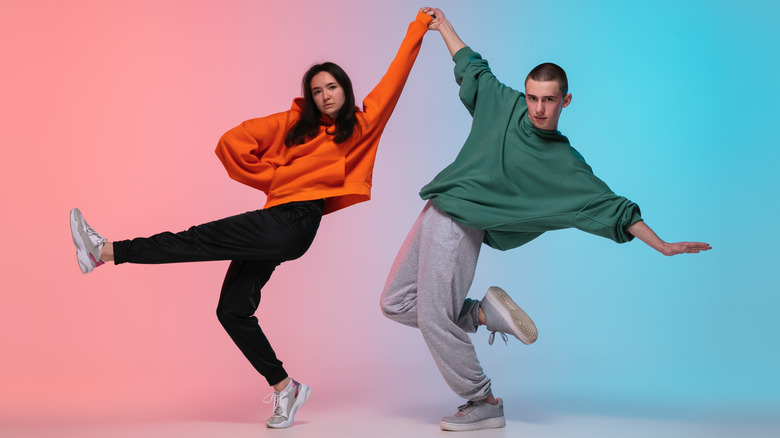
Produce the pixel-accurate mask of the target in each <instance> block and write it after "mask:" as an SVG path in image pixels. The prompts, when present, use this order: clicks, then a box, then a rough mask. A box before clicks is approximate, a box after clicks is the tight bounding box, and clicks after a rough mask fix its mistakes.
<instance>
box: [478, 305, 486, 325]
mask: <svg viewBox="0 0 780 438" xmlns="http://www.w3.org/2000/svg"><path fill="white" fill-rule="evenodd" d="M477 319H478V321H479V325H485V312H483V311H482V303H479V311H478V316H477Z"/></svg>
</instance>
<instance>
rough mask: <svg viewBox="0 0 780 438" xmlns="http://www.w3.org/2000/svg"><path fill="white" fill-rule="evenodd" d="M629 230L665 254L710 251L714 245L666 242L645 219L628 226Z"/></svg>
mask: <svg viewBox="0 0 780 438" xmlns="http://www.w3.org/2000/svg"><path fill="white" fill-rule="evenodd" d="M628 232H629V233H631V234H632V235H633V236H634V237H636V238H637V239H639V240H641V241H642V242H645V243H646V244H647V245H648V246H650V247H651V248H653V249H655V250H656V251H658V252H660V253H661V254H663V255H667V256H673V255H676V254H695V253H698V252H701V251H708V250H710V249H712V247H711V246H710V245H709V244H708V243H702V242H676V243H666V242H664V241H663V240H661V238H660V237H658V235H657V234H655V232H654V231H653V230H652V229H651V228H650V227H648V226H647V224H646V223H645V221H639V222H635V223H633V224H632V225H631V226H629V227H628Z"/></svg>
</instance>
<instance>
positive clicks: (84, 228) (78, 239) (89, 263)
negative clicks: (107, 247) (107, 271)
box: [70, 208, 106, 274]
mask: <svg viewBox="0 0 780 438" xmlns="http://www.w3.org/2000/svg"><path fill="white" fill-rule="evenodd" d="M70 234H71V236H72V237H73V243H74V244H75V245H76V259H77V260H78V262H79V268H81V273H82V274H87V273H89V272H92V270H93V269H95V268H97V267H98V266H100V265H102V264H103V263H104V262H103V260H100V250H101V249H103V245H104V244H105V243H106V239H105V238H104V237H103V236H101V235H100V234H98V233H97V231H95V230H93V229H92V227H90V226H89V224H88V223H87V221H85V220H84V216H82V215H81V212H80V211H79V209H78V208H74V209H73V210H71V211H70Z"/></svg>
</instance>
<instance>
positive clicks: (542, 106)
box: [536, 100, 544, 114]
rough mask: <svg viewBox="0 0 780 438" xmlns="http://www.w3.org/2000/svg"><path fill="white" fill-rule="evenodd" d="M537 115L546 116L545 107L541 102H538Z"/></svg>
mask: <svg viewBox="0 0 780 438" xmlns="http://www.w3.org/2000/svg"><path fill="white" fill-rule="evenodd" d="M536 113H537V114H544V105H542V101H541V100H537V101H536Z"/></svg>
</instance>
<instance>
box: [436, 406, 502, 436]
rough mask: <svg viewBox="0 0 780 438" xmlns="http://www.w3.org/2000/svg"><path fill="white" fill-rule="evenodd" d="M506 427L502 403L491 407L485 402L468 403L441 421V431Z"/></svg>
mask: <svg viewBox="0 0 780 438" xmlns="http://www.w3.org/2000/svg"><path fill="white" fill-rule="evenodd" d="M504 426H506V421H505V420H504V401H503V400H501V399H500V398H499V399H498V404H495V405H491V404H490V403H488V402H486V401H482V400H480V401H477V402H473V401H470V402H468V403H466V404H465V405H463V406H460V407H458V413H457V414H455V415H452V416H449V417H444V418H442V419H441V430H452V431H465V430H480V429H497V428H499V427H504Z"/></svg>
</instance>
